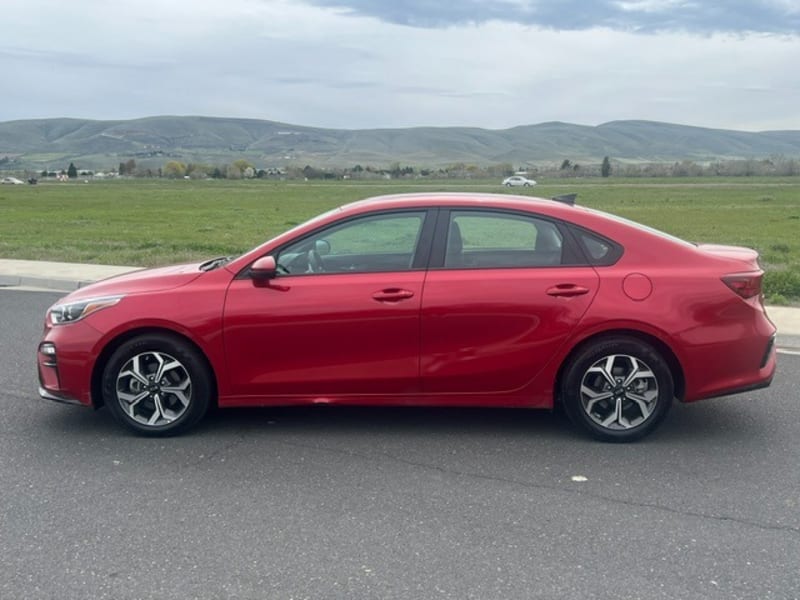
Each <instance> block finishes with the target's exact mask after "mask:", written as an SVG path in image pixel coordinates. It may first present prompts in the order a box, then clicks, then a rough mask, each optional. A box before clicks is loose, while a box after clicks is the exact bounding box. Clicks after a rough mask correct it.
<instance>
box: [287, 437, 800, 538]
mask: <svg viewBox="0 0 800 600" xmlns="http://www.w3.org/2000/svg"><path fill="white" fill-rule="evenodd" d="M278 443H279V444H282V445H285V446H294V447H298V448H306V449H310V450H320V451H323V452H330V453H333V454H340V455H345V456H352V457H356V458H361V459H363V460H366V461H370V462H374V461H375V459H376V458H378V457H380V458H383V459H387V460H390V461H393V462H397V463H401V464H405V465H408V466H412V467H419V468H423V469H427V470H431V471H438V472H440V473H444V474H446V475H455V476H458V477H465V478H470V479H479V480H483V481H494V482H498V483H507V484H511V485H518V486H520V487H524V488H528V489H542V490H550V491H554V492H561V493H565V494H571V495H576V496H583V497H586V498H592V499H595V500H604V501H606V502H611V503H614V504H620V505H623V506H630V507H637V508H649V509H653V510H660V511H664V512H668V513H670V514H675V515H680V516H686V517H695V518H699V519H708V520H712V521H718V522H723V523H724V522H730V523H737V524H740V525H747V526H750V527H755V528H757V529H761V530H763V531H777V532H784V533H792V534H798V535H800V527H794V526H791V525H771V524H769V523H762V522H759V521H753V520H750V519H741V518H737V517H730V516H721V515H713V514H708V513H704V512H699V511H692V510H681V509H678V508H673V507H671V506H665V505H663V504H655V503H652V502H636V501H633V500H624V499H621V498H615V497H613V496H608V495H605V494H599V493H596V492H590V491H584V490H579V489H569V488H565V487H562V486H558V485H549V484H546V483H532V482H530V481H523V480H520V479H514V478H512V477H500V476H498V475H487V474H485V473H476V472H473V471H462V470H459V469H452V468H447V467H442V466H440V465H434V464H430V463H423V462H417V461H413V460H409V459H406V458H401V457H398V456H395V455H393V454H388V453H385V452H380V453H378V454H373V455H369V454H362V453H360V452H354V451H352V450H341V449H339V448H330V447H327V446H313V445H310V444H300V443H297V442H287V441H285V440H281V441H278Z"/></svg>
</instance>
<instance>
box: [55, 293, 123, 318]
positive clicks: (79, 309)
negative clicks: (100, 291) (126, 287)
mask: <svg viewBox="0 0 800 600" xmlns="http://www.w3.org/2000/svg"><path fill="white" fill-rule="evenodd" d="M122 298H123V296H103V297H102V298H87V299H85V300H75V301H74V302H65V303H63V304H55V305H53V306H52V307H50V311H49V315H50V322H51V323H52V324H53V325H65V324H66V323H74V322H75V321H79V320H80V319H83V318H84V317H86V316H89V315H90V314H92V313H93V312H96V311H98V310H101V309H103V308H108V307H109V306H114V305H115V304H116V303H117V302H119V301H120V300H122Z"/></svg>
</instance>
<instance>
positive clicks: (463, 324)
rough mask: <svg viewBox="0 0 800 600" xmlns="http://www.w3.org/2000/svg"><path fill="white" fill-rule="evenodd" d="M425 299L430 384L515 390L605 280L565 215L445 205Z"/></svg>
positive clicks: (441, 390) (442, 389)
mask: <svg viewBox="0 0 800 600" xmlns="http://www.w3.org/2000/svg"><path fill="white" fill-rule="evenodd" d="M436 240H437V242H436V244H435V246H434V251H433V256H432V259H431V265H432V266H431V269H430V271H429V273H428V276H427V279H426V281H425V290H424V297H423V303H422V351H421V365H420V366H421V374H422V388H423V391H424V392H426V393H433V394H452V393H457V394H468V393H473V392H476V393H488V392H511V391H514V390H518V389H520V388H522V387H524V386H525V385H527V384H529V383H530V382H531V381H532V380H533V379H534V378H535V376H536V374H537V373H538V371H539V370H540V369H541V368H542V367H543V366H544V365H545V364H546V363H547V361H548V360H549V359H550V357H551V356H552V355H553V354H554V353H555V352H556V350H558V348H560V347H561V345H562V344H563V343H564V341H565V340H566V339H567V337H568V336H569V334H570V333H571V332H572V331H573V329H574V328H575V326H576V325H577V323H578V321H579V320H580V319H581V317H582V316H583V314H584V313H585V312H586V310H587V309H588V307H589V305H590V304H591V302H592V299H593V298H594V296H595V294H596V292H597V289H598V285H599V280H598V276H597V273H596V272H595V270H594V269H593V268H592V267H590V266H588V265H582V264H581V263H582V262H585V261H584V260H583V259H582V258H581V256H578V250H577V248H576V247H575V246H574V243H573V242H572V241H571V238H570V237H569V233H568V232H567V230H566V229H565V228H564V226H563V225H560V224H559V223H557V222H554V221H551V220H548V219H546V218H543V217H537V216H534V215H531V214H528V213H518V212H511V211H502V210H488V209H482V210H473V209H469V210H467V209H465V210H450V211H442V213H441V214H440V219H439V226H438V227H437V232H436Z"/></svg>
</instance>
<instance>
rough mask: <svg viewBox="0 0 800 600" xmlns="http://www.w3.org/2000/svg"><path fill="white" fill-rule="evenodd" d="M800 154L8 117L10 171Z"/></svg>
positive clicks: (721, 138)
mask: <svg viewBox="0 0 800 600" xmlns="http://www.w3.org/2000/svg"><path fill="white" fill-rule="evenodd" d="M777 155H780V156H786V157H800V131H796V130H771V131H760V132H748V131H737V130H729V129H716V128H707V127H698V126H692V125H681V124H676V123H664V122H658V121H647V120H637V119H631V120H617V121H609V122H606V123H601V124H600V125H579V124H574V123H565V122H561V121H548V122H542V123H537V124H529V125H517V126H514V127H511V128H507V129H484V128H480V127H433V126H419V127H408V128H377V129H331V128H321V127H310V126H304V125H294V124H289V123H282V122H279V121H268V120H262V119H248V118H225V117H208V116H173V115H157V116H150V117H142V118H138V119H115V120H92V119H78V118H70V117H63V118H51V119H25V120H15V121H4V122H0V159H2V158H3V157H4V156H6V157H8V159H7V160H6V161H4V162H5V164H4V165H3V166H4V167H5V168H6V169H13V168H20V167H21V168H40V167H42V166H48V165H50V166H54V165H59V167H60V166H61V164H62V163H64V162H67V163H69V162H75V163H76V164H78V163H81V168H108V167H112V166H116V164H117V163H118V162H120V161H123V160H127V159H129V158H136V160H137V162H138V163H140V164H148V163H152V165H153V166H155V165H158V164H161V163H163V162H164V161H165V160H167V159H176V160H182V161H183V162H204V163H210V164H217V163H226V162H230V161H231V160H235V159H237V158H247V159H249V160H251V161H252V162H254V164H257V165H258V166H285V165H287V164H294V165H298V164H299V165H301V166H302V165H304V164H312V165H314V166H321V167H326V166H329V167H333V166H337V167H346V166H353V165H355V164H362V165H367V164H370V165H377V166H381V165H387V164H390V163H402V164H411V165H419V166H422V165H427V166H443V165H448V164H453V163H468V164H478V165H488V164H493V163H512V164H514V165H521V164H540V163H545V162H557V161H561V160H563V159H569V160H571V161H573V162H575V161H580V162H599V161H600V160H602V158H603V157H604V156H610V157H612V158H614V159H617V160H623V161H631V162H667V161H676V160H695V161H712V160H727V159H742V158H766V157H769V156H777Z"/></svg>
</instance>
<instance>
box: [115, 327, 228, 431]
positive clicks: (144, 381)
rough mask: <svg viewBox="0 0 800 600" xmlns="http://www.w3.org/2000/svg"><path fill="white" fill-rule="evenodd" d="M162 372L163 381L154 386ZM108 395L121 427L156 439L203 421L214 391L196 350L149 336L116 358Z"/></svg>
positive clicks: (131, 343)
mask: <svg viewBox="0 0 800 600" xmlns="http://www.w3.org/2000/svg"><path fill="white" fill-rule="evenodd" d="M159 371H161V373H162V376H161V379H160V381H159V380H154V379H155V376H156V375H157V374H158V372H159ZM102 389H103V399H104V401H105V405H106V406H107V407H108V408H109V410H110V411H111V414H112V415H113V416H114V418H115V419H116V420H117V421H118V422H119V423H120V424H121V425H123V426H124V427H127V428H128V429H130V430H132V431H134V432H136V433H137V434H140V435H146V436H154V437H156V436H167V435H175V434H177V433H180V432H182V431H185V430H187V429H189V428H190V427H192V426H193V425H195V424H196V423H197V422H198V421H200V419H202V418H203V416H204V415H205V414H206V412H207V411H208V407H209V405H210V404H211V397H212V394H213V389H214V386H213V383H212V379H211V374H210V373H209V367H208V364H207V363H206V361H205V359H204V357H203V356H202V355H201V354H200V353H199V352H198V351H197V350H196V349H195V348H194V347H193V346H192V345H190V344H189V343H187V342H185V341H183V340H181V339H180V338H177V337H173V336H170V335H164V334H148V335H142V336H139V337H136V338H133V339H130V340H128V341H127V342H125V343H124V344H122V345H121V346H120V347H119V348H117V350H116V351H115V352H114V353H113V354H112V355H111V358H110V359H109V361H108V363H107V364H106V366H105V369H104V370H103V381H102ZM126 396H127V398H126Z"/></svg>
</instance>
